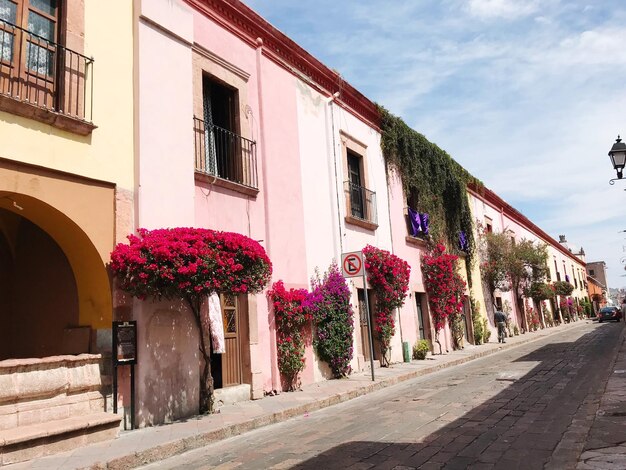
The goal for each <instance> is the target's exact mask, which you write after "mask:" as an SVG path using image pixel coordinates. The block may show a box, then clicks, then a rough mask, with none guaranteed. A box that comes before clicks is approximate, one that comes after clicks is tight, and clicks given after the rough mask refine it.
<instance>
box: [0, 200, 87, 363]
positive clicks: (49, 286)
mask: <svg viewBox="0 0 626 470" xmlns="http://www.w3.org/2000/svg"><path fill="white" fill-rule="evenodd" d="M0 322H1V324H2V325H3V327H2V328H1V329H0V360H3V359H9V358H11V359H14V358H27V357H45V356H56V355H61V354H69V353H79V352H89V343H88V342H87V344H77V343H78V342H80V341H81V340H83V343H84V338H85V336H86V338H87V341H88V338H89V335H84V334H83V338H78V337H77V334H76V333H75V332H74V331H72V330H74V329H76V327H78V326H79V315H78V292H77V289H76V281H75V279H74V273H73V271H72V268H71V266H70V263H69V261H68V260H67V257H66V256H65V254H64V253H63V250H62V249H61V247H59V245H58V244H57V243H56V242H55V241H54V240H53V239H52V237H50V235H48V234H47V233H46V232H45V231H43V230H42V229H41V228H40V227H38V226H37V225H36V224H34V223H32V222H31V221H30V220H28V219H26V218H25V217H22V216H20V215H18V214H15V213H12V212H10V211H8V210H6V209H0Z"/></svg>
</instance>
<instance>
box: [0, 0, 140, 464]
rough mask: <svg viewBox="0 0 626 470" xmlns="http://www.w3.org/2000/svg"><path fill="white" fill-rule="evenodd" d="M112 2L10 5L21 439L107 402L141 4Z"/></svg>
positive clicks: (5, 20)
mask: <svg viewBox="0 0 626 470" xmlns="http://www.w3.org/2000/svg"><path fill="white" fill-rule="evenodd" d="M113 3H114V4H115V5H112V4H111V3H110V2H109V3H108V4H107V5H105V4H104V3H100V2H83V1H78V0H66V1H63V2H59V1H51V0H41V1H36V2H35V1H29V0H7V1H4V2H1V3H0V44H1V47H0V141H1V142H2V149H1V150H0V320H1V322H2V325H3V327H2V328H0V433H2V432H11V431H12V430H15V429H18V430H19V432H20V434H21V435H22V436H23V442H28V441H29V439H31V438H32V435H33V433H34V434H36V433H37V427H38V426H39V424H40V423H41V422H47V423H59V426H58V429H59V430H60V429H63V426H64V424H63V423H64V422H65V421H64V420H66V419H69V418H76V417H81V416H92V414H93V413H102V414H104V411H105V407H104V399H103V394H104V395H106V393H107V392H106V389H105V388H103V386H104V385H106V383H107V382H109V383H110V379H111V370H110V369H111V368H110V365H109V364H110V353H111V322H112V320H113V318H114V316H113V315H114V314H113V308H112V292H113V289H112V285H111V282H110V279H109V274H108V271H107V268H106V264H107V263H108V260H109V255H110V252H111V250H112V249H113V247H114V246H115V243H116V242H119V241H123V240H124V237H125V235H126V234H127V233H128V232H129V231H130V230H132V228H133V221H132V217H133V212H134V207H133V204H134V177H133V173H134V163H133V86H132V76H133V75H132V70H133V49H132V38H133V26H132V7H131V5H130V4H129V3H128V2H124V1H115V2H113ZM111 29H113V30H115V31H116V33H115V34H114V35H111V34H110V31H111ZM34 370H36V371H40V372H38V373H37V372H33V371H34ZM38 374H39V375H38ZM41 374H43V375H45V377H46V378H45V379H44V377H43V375H41ZM79 377H82V379H80V378H79ZM55 397H56V398H55ZM111 416H112V415H111ZM92 417H93V416H92ZM106 420H107V419H106V418H105V419H104V421H106ZM104 421H103V422H104ZM109 421H110V422H109V424H111V425H112V426H113V427H114V428H117V426H118V422H119V419H118V418H116V417H113V418H112V419H111V420H109ZM55 429H56V428H55ZM59 432H60V431H59ZM96 434H97V433H96ZM29 436H30V437H29ZM41 449H42V450H41V451H42V452H45V451H46V450H45V449H46V446H43V447H42V448H41ZM3 450H4V452H0V454H3V455H4V462H3V463H9V462H8V461H7V459H11V460H12V461H15V460H20V459H21V458H22V457H23V455H22V454H21V453H20V452H17V451H15V452H13V451H12V450H11V449H9V448H5V449H3ZM30 456H31V457H32V456H34V453H33V452H31V453H30Z"/></svg>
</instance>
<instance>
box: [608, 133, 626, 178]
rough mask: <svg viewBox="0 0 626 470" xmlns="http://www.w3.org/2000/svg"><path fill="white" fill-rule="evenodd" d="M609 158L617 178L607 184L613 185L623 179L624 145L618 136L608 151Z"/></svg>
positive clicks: (625, 161) (624, 163) (625, 150)
mask: <svg viewBox="0 0 626 470" xmlns="http://www.w3.org/2000/svg"><path fill="white" fill-rule="evenodd" d="M609 157H611V163H612V164H613V168H615V171H617V178H613V179H612V180H609V184H615V181H616V180H621V179H622V177H623V170H624V166H626V144H625V143H624V142H622V139H620V137H619V135H618V136H617V139H616V140H615V143H614V144H613V147H611V150H609Z"/></svg>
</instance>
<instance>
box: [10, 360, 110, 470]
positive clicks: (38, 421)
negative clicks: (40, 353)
mask: <svg viewBox="0 0 626 470" xmlns="http://www.w3.org/2000/svg"><path fill="white" fill-rule="evenodd" d="M101 361H102V357H101V356H100V355H99V354H80V355H77V356H53V357H46V358H41V359H10V360H5V361H0V465H6V464H9V463H15V462H21V461H24V460H29V459H33V458H37V457H41V456H44V455H49V454H52V453H55V452H61V451H64V450H68V449H71V448H74V447H76V446H77V445H85V444H89V443H92V442H97V441H101V440H104V439H113V438H115V437H116V436H117V433H118V431H119V424H120V419H121V417H119V416H117V415H114V414H111V413H105V399H104V396H103V394H102V378H101V371H100V369H101Z"/></svg>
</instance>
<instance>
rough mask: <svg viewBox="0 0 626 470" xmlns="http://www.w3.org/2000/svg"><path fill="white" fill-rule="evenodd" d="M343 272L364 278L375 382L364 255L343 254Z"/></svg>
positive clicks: (371, 367) (346, 275)
mask: <svg viewBox="0 0 626 470" xmlns="http://www.w3.org/2000/svg"><path fill="white" fill-rule="evenodd" d="M341 271H342V273H343V276H344V277H358V276H361V275H362V276H363V288H364V289H365V317H366V319H367V337H368V341H369V345H370V369H371V370H372V381H374V380H375V379H374V344H373V341H372V322H371V321H370V302H369V297H368V295H367V276H366V274H365V265H364V263H363V253H362V252H360V251H353V252H350V253H342V254H341Z"/></svg>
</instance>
